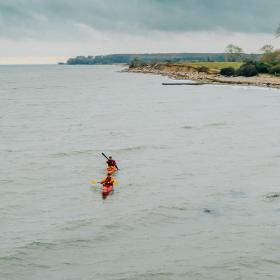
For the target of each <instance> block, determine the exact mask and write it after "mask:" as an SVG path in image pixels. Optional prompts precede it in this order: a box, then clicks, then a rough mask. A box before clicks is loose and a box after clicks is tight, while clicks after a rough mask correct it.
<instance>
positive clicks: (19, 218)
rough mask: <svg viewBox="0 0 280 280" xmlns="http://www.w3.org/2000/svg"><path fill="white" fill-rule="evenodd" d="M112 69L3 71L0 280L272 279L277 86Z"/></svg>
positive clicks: (278, 244) (278, 154)
mask: <svg viewBox="0 0 280 280" xmlns="http://www.w3.org/2000/svg"><path fill="white" fill-rule="evenodd" d="M121 69H122V67H120V66H1V67H0V133H1V138H0V139H1V140H0V141H1V142H0V161H1V166H0V227H1V228H0V279H3V280H19V279H20V280H38V279H48V280H76V279H81V280H91V279H92V280H96V279H98V280H99V279H101V280H126V279H127V280H128V279H129V280H130V279H133V280H165V279H168V280H169V279H172V280H176V279H200V280H201V279H207V280H208V279H215V280H219V279H221V280H224V279H229V280H231V279H232V280H233V279H246V280H249V279H252V280H253V279H254V280H256V279H262V280H264V279H279V265H280V250H279V249H280V239H279V233H280V224H279V218H280V197H278V196H279V195H280V172H279V170H280V145H279V139H280V125H279V124H280V91H279V90H272V89H262V88H255V87H240V86H217V85H205V86H162V85H161V83H162V82H166V81H167V80H168V78H166V77H162V76H153V75H146V74H132V73H123V72H120V70H121ZM102 152H104V153H106V154H108V155H113V157H114V158H116V159H117V161H118V165H119V167H120V171H119V172H118V174H117V175H116V179H117V180H118V181H119V186H117V188H116V190H115V192H114V193H113V194H112V195H110V196H108V197H107V199H105V200H104V199H102V196H101V193H100V189H99V188H98V187H96V186H91V184H90V181H91V180H99V179H101V178H103V177H104V170H105V159H104V158H103V157H102V155H101V153H102Z"/></svg>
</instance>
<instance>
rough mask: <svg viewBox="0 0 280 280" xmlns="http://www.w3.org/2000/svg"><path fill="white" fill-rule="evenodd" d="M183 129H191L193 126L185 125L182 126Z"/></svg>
mask: <svg viewBox="0 0 280 280" xmlns="http://www.w3.org/2000/svg"><path fill="white" fill-rule="evenodd" d="M182 128H183V129H193V128H194V127H193V126H190V125H185V126H183V127H182Z"/></svg>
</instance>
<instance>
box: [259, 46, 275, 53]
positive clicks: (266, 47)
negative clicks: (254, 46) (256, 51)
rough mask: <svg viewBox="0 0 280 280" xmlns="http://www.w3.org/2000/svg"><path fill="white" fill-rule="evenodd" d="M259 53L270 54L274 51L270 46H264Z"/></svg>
mask: <svg viewBox="0 0 280 280" xmlns="http://www.w3.org/2000/svg"><path fill="white" fill-rule="evenodd" d="M260 51H261V52H262V53H272V52H273V51H274V47H273V46H272V45H264V46H263V47H262V48H261V49H260Z"/></svg>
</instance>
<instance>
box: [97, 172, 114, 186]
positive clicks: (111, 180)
mask: <svg viewBox="0 0 280 280" xmlns="http://www.w3.org/2000/svg"><path fill="white" fill-rule="evenodd" d="M114 182H115V179H114V178H113V177H112V176H111V175H110V173H108V174H107V177H106V178H105V179H103V180H102V181H101V182H98V183H100V184H102V185H103V186H111V187H114Z"/></svg>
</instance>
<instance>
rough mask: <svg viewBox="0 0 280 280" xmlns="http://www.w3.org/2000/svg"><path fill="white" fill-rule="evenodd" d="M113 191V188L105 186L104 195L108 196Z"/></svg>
mask: <svg viewBox="0 0 280 280" xmlns="http://www.w3.org/2000/svg"><path fill="white" fill-rule="evenodd" d="M113 190H114V188H113V187H112V186H103V188H102V195H108V194H109V193H110V192H112V191H113Z"/></svg>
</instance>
